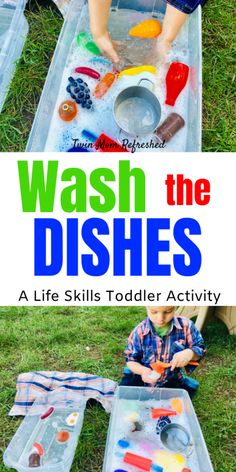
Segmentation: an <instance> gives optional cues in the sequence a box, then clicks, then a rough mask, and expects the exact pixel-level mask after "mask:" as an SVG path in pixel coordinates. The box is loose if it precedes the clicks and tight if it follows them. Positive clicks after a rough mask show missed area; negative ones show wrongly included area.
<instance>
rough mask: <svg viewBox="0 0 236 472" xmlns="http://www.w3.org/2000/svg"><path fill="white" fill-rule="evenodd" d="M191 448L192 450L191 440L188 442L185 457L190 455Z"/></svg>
mask: <svg viewBox="0 0 236 472" xmlns="http://www.w3.org/2000/svg"><path fill="white" fill-rule="evenodd" d="M193 450H194V444H193V442H190V443H189V445H188V447H187V449H186V452H185V454H186V457H187V458H188V457H190V456H191V455H192V453H193Z"/></svg>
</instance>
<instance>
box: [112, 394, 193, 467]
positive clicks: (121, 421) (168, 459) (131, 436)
mask: <svg viewBox="0 0 236 472" xmlns="http://www.w3.org/2000/svg"><path fill="white" fill-rule="evenodd" d="M151 408H167V409H169V408H171V405H170V402H169V401H168V400H161V401H157V400H148V401H139V400H124V399H120V400H119V401H118V407H117V410H116V417H115V421H114V423H113V434H114V436H113V437H111V439H110V442H109V449H108V455H107V462H106V468H105V469H104V472H111V471H115V470H125V471H127V472H133V471H134V470H136V468H134V467H133V466H131V465H128V464H125V463H124V460H123V457H124V454H125V453H126V452H130V453H132V454H137V455H140V456H143V457H146V458H148V459H151V460H152V461H153V463H154V464H156V465H158V454H159V457H160V458H162V459H160V463H159V465H162V466H163V465H164V464H165V466H164V467H163V472H182V470H183V468H184V467H186V468H189V469H190V470H191V472H200V468H199V464H198V460H197V456H196V453H195V450H194V448H193V451H192V453H191V455H190V456H189V457H187V454H186V452H187V449H186V451H185V452H181V453H179V452H177V451H176V453H175V452H173V450H168V449H167V448H165V447H164V446H163V445H162V442H161V440H160V435H158V434H157V433H156V423H157V420H155V419H154V420H153V419H152V418H151V414H150V413H151ZM133 411H135V412H136V414H138V416H139V423H140V424H141V426H142V430H141V431H135V432H132V429H133V427H132V422H131V421H130V419H132V412H133ZM171 422H172V423H177V424H178V425H181V426H183V427H184V428H185V429H186V430H187V431H188V432H189V434H190V437H191V432H190V431H189V423H188V418H187V415H186V413H185V412H183V413H182V414H181V415H177V416H174V417H171ZM193 439H194V438H193ZM120 440H122V441H125V442H126V443H128V447H125V448H122V447H121V446H120V444H121V445H122V444H123V443H120ZM173 440H174V441H175V438H173ZM125 442H124V444H125ZM177 446H179V443H178V441H177ZM163 456H164V459H163ZM174 459H176V460H174ZM180 459H182V461H185V465H183V462H182V463H181V462H180V463H179V464H178V460H180ZM172 460H174V462H172ZM163 461H164V462H163ZM151 470H152V469H151Z"/></svg>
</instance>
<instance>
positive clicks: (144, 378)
mask: <svg viewBox="0 0 236 472" xmlns="http://www.w3.org/2000/svg"><path fill="white" fill-rule="evenodd" d="M152 372H153V370H152V369H149V367H143V369H142V374H141V377H142V381H143V382H144V383H150V384H153V383H156V382H157V381H156V380H153V379H150V377H149V376H150V375H151V373H152Z"/></svg>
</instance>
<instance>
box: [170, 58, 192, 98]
mask: <svg viewBox="0 0 236 472" xmlns="http://www.w3.org/2000/svg"><path fill="white" fill-rule="evenodd" d="M188 76H189V67H188V66H187V65H186V64H182V63H181V62H172V64H171V65H170V68H169V70H168V72H167V76H166V105H170V106H172V107H173V106H174V104H175V102H176V100H177V98H178V96H179V94H180V92H182V90H183V89H184V87H185V85H186V83H187V80H188Z"/></svg>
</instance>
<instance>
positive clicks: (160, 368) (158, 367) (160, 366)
mask: <svg viewBox="0 0 236 472" xmlns="http://www.w3.org/2000/svg"><path fill="white" fill-rule="evenodd" d="M188 365H195V366H199V362H197V361H191V362H189V364H188ZM168 367H171V363H170V362H161V361H156V362H154V363H153V364H151V368H152V369H153V370H155V371H156V372H157V373H158V374H163V372H164V370H165V369H168Z"/></svg>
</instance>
